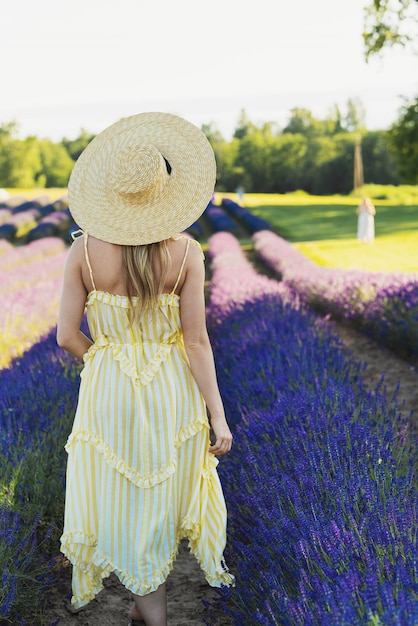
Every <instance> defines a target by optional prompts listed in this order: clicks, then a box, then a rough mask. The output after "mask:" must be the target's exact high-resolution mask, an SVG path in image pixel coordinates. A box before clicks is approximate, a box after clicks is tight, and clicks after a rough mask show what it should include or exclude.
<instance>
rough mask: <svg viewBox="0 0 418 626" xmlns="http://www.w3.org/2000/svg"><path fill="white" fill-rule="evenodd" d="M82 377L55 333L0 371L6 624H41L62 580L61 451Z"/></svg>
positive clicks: (0, 532) (2, 615) (2, 609)
mask: <svg viewBox="0 0 418 626" xmlns="http://www.w3.org/2000/svg"><path fill="white" fill-rule="evenodd" d="M77 374H78V366H77V365H76V364H75V361H74V359H73V358H72V357H70V356H68V355H67V354H66V353H65V352H64V351H63V350H61V349H60V348H58V347H57V344H56V340H55V330H54V331H52V332H51V333H50V335H49V336H47V337H46V338H45V339H43V340H42V341H41V342H40V343H38V344H36V345H34V346H33V347H32V348H31V349H30V350H29V351H28V352H27V353H26V354H25V355H24V356H23V357H22V358H20V359H18V360H16V361H14V362H13V365H12V367H10V368H6V369H3V370H1V371H0V390H1V393H0V571H1V572H2V585H1V590H0V621H2V620H5V623H12V624H16V625H17V624H23V623H25V624H29V623H32V624H38V623H40V622H39V617H38V618H36V617H35V618H34V617H33V615H35V614H36V611H37V610H38V611H40V610H41V608H42V604H43V602H44V601H45V597H46V594H47V592H48V589H50V587H51V584H52V583H53V581H54V580H56V576H57V572H56V571H55V569H54V571H52V569H53V565H54V560H55V557H56V554H57V553H58V550H59V543H58V540H59V535H60V532H61V523H62V518H63V504H64V474H65V467H66V458H65V452H64V448H63V446H64V443H65V439H66V436H67V434H68V432H69V431H70V428H71V422H72V419H73V416H74V410H75V403H76V398H77V390H78V378H77ZM33 620H34V621H33ZM2 623H3V622H2Z"/></svg>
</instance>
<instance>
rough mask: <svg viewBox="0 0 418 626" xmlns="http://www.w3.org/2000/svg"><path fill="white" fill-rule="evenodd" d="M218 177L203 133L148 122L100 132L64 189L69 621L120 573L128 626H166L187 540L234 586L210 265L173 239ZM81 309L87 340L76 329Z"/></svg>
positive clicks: (156, 116)
mask: <svg viewBox="0 0 418 626" xmlns="http://www.w3.org/2000/svg"><path fill="white" fill-rule="evenodd" d="M215 177H216V166H215V160H214V155H213V151H212V148H211V146H210V144H209V142H208V141H207V139H206V137H205V136H204V135H203V133H201V131H200V130H198V129H197V128H196V127H195V126H193V125H192V124H190V123H189V122H187V121H186V120H183V119H182V118H179V117H177V116H173V115H169V114H165V113H143V114H139V115H134V116H131V117H128V118H125V119H122V120H120V121H119V122H117V123H116V124H113V125H112V126H110V127H109V128H107V129H105V130H104V131H103V132H102V133H100V134H99V135H98V136H97V137H96V138H95V139H94V140H93V141H92V142H91V143H90V144H89V145H88V146H87V148H86V149H85V151H84V152H83V153H82V155H81V156H80V158H79V159H78V161H77V163H76V164H75V166H74V169H73V172H72V174H71V178H70V181H69V186H68V196H69V205H70V211H71V213H72V215H73V218H74V221H75V222H76V223H77V224H78V225H79V227H80V229H82V230H81V233H80V234H81V236H80V237H78V238H76V239H75V241H74V243H73V245H72V247H71V249H70V252H69V255H68V260H67V263H66V268H65V273H64V282H63V291H62V297H61V304H60V312H59V320H58V328H57V341H58V344H59V345H60V346H62V347H63V348H64V349H66V350H68V351H69V352H71V353H72V354H73V355H75V356H76V357H78V358H80V359H83V360H84V368H83V370H82V372H81V383H80V392H79V400H78V406H77V411H76V415H75V420H74V425H73V429H72V432H71V434H70V436H69V439H68V441H67V444H66V450H67V452H68V466H67V487H66V507H65V520H64V530H63V535H62V537H61V549H62V552H63V553H64V554H65V555H66V556H67V557H68V559H69V560H70V561H71V563H72V565H73V581H72V588H73V598H72V603H73V605H74V607H75V608H80V607H82V606H84V605H85V604H87V603H88V602H89V601H90V600H92V599H93V598H94V597H95V595H96V594H97V593H98V592H99V591H100V590H101V589H102V579H103V578H104V577H106V576H109V574H110V573H111V572H114V573H115V574H116V575H117V576H118V577H119V579H120V580H121V582H122V583H123V584H124V585H125V586H126V588H127V589H129V590H130V591H132V593H133V597H134V605H133V607H132V609H131V611H130V619H131V620H142V619H143V620H144V621H145V623H146V624H147V626H165V625H166V624H167V607H166V595H165V581H166V578H167V576H168V574H169V572H170V570H171V568H172V565H173V561H174V559H175V557H176V554H177V550H178V544H179V541H180V540H181V539H182V538H183V537H187V538H188V540H189V546H190V550H191V552H192V553H193V554H194V555H195V556H196V558H197V560H198V562H199V564H200V566H201V567H202V569H203V571H204V573H205V576H206V579H207V581H208V583H209V584H210V585H212V586H221V585H231V584H233V580H234V579H233V576H232V575H231V574H230V573H229V571H228V568H227V566H226V564H225V562H224V560H223V550H224V547H225V543H226V508H225V501H224V498H223V494H222V488H221V485H220V482H219V477H218V474H217V470H216V465H217V463H218V461H217V459H216V456H219V455H223V454H226V453H227V452H229V450H230V449H231V444H232V435H231V432H230V429H229V427H228V424H227V420H226V418H225V414H224V409H223V404H222V400H221V396H220V393H219V389H218V384H217V380H216V372H215V365H214V360H213V354H212V349H211V346H210V342H209V338H208V334H207V330H206V322H205V301H204V262H203V255H202V252H201V249H200V246H199V245H198V244H197V243H196V242H194V241H192V240H191V239H190V238H188V237H184V236H183V237H182V236H180V235H178V233H179V232H182V231H184V230H185V229H186V228H187V227H188V226H190V225H191V224H192V223H193V222H194V221H196V219H198V217H199V216H200V215H201V214H202V212H203V211H204V209H205V207H206V206H207V204H208V202H209V199H210V197H211V194H212V193H213V188H214V184H215ZM85 307H86V309H87V320H88V324H89V331H90V334H91V336H92V338H93V341H91V340H90V339H89V338H88V337H87V336H86V335H85V334H84V333H83V332H82V331H81V330H80V325H81V322H82V319H83V315H84V311H85ZM208 413H209V416H210V425H209V421H208ZM210 427H211V428H212V430H213V433H214V439H215V441H214V443H213V444H212V445H211V444H210V438H209V431H210Z"/></svg>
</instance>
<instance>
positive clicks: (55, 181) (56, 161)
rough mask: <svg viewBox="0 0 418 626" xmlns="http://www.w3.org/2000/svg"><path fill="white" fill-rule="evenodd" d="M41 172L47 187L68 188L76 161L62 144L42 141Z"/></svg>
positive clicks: (46, 140) (47, 140)
mask: <svg viewBox="0 0 418 626" xmlns="http://www.w3.org/2000/svg"><path fill="white" fill-rule="evenodd" d="M40 150H41V163H42V166H41V171H40V176H41V177H42V179H43V181H44V186H45V187H66V186H67V184H68V179H69V177H70V174H71V170H72V168H73V166H74V161H73V160H72V158H71V157H70V155H69V154H68V152H67V150H66V149H65V148H64V146H63V145H62V144H61V143H53V142H52V141H50V140H49V139H42V141H40Z"/></svg>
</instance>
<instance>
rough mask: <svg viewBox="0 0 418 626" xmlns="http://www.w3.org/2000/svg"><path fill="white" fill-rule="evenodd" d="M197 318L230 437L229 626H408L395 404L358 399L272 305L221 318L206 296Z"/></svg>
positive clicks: (408, 516) (303, 332) (249, 304)
mask: <svg viewBox="0 0 418 626" xmlns="http://www.w3.org/2000/svg"><path fill="white" fill-rule="evenodd" d="M209 251H210V254H211V256H212V255H213V257H214V262H216V255H215V254H213V251H214V248H213V247H211V246H210V247H209ZM212 280H213V288H214V290H215V291H214V292H215V294H216V293H217V292H216V290H217V289H222V286H219V285H217V279H216V274H215V273H214V275H213V278H212ZM223 280H224V287H223V288H224V290H225V292H228V291H230V290H229V289H228V285H227V284H225V281H226V275H224V276H223ZM212 306H213V307H214V311H215V312H214V314H213V315H212V314H211V311H212ZM208 313H209V320H210V333H211V338H212V342H213V345H214V351H215V358H216V364H217V369H218V377H219V380H220V385H221V391H222V395H223V397H224V400H225V406H226V411H227V414H228V416H229V420H230V421H231V425H232V426H233V429H234V432H235V443H234V448H233V451H232V452H231V454H230V455H228V457H226V458H225V459H222V461H221V465H220V472H221V478H222V482H223V485H224V489H225V493H226V499H227V502H228V510H229V546H228V554H227V559H228V561H230V562H231V564H233V569H235V572H236V574H237V586H236V588H235V589H234V590H232V591H230V590H225V591H224V592H223V596H222V597H221V600H220V602H221V605H222V606H223V609H224V610H225V612H226V613H227V614H228V615H229V616H230V618H231V619H232V621H233V624H234V625H237V626H238V625H241V624H246V625H248V626H251V625H252V624H265V625H270V624H271V625H273V624H280V625H282V624H284V625H291V626H293V625H301V626H302V625H303V626H305V625H306V626H310V625H321V626H322V625H324V626H328V625H329V626H331V625H332V626H334V625H337V624H338V626H340V625H341V626H345V625H346V626H356V625H358V626H360V625H365V624H367V625H370V626H372V625H373V624H376V625H377V624H379V625H381V626H383V625H389V624H390V625H392V624H399V625H401V624H402V626H412V625H413V624H416V623H417V619H418V597H417V568H416V555H417V546H416V539H417V537H416V532H415V529H416V528H417V511H416V502H417V494H416V486H415V484H414V481H413V467H412V461H413V459H414V458H415V455H414V449H413V448H412V447H409V446H410V444H409V443H407V441H410V440H409V439H408V438H407V437H406V432H407V428H408V425H407V423H406V422H405V421H404V420H402V419H401V418H400V417H399V415H398V408H397V404H396V398H394V399H393V400H392V401H391V402H388V401H387V400H386V396H385V394H384V393H383V392H384V389H383V387H382V385H380V386H379V387H377V388H376V390H375V392H374V393H369V392H367V391H366V390H365V388H364V387H363V385H362V382H361V378H360V376H359V374H360V365H359V364H357V365H356V364H353V363H352V362H351V361H348V360H347V359H346V357H345V355H344V350H343V346H342V345H341V343H340V342H339V340H338V339H337V338H336V336H335V335H334V334H333V332H332V327H331V326H330V325H329V323H327V322H326V320H323V319H321V318H319V317H318V316H317V315H315V314H314V313H313V312H312V311H309V310H307V309H305V308H303V307H300V306H299V307H295V306H293V304H292V302H291V300H290V299H288V300H287V301H286V302H285V301H284V300H283V298H282V297H281V295H280V294H276V293H274V294H271V295H267V296H263V295H259V296H258V297H256V298H254V299H253V300H251V299H248V300H247V301H246V302H245V303H244V304H243V305H242V306H240V307H234V306H233V303H230V304H229V306H228V305H227V306H226V308H225V315H222V308H221V307H220V306H219V296H218V295H216V297H215V301H214V303H213V305H212V300H211V302H210V305H209V311H208Z"/></svg>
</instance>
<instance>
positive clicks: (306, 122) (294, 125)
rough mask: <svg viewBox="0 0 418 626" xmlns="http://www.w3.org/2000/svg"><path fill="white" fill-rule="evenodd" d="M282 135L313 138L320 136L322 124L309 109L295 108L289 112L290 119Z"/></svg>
mask: <svg viewBox="0 0 418 626" xmlns="http://www.w3.org/2000/svg"><path fill="white" fill-rule="evenodd" d="M283 133H293V134H294V135H304V136H305V137H315V136H318V135H321V134H322V123H321V122H319V120H317V119H316V118H315V117H314V116H313V114H312V112H311V111H309V109H303V108H299V107H295V108H294V109H291V111H290V119H289V121H288V123H287V126H285V128H284V129H283Z"/></svg>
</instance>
